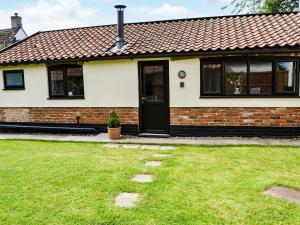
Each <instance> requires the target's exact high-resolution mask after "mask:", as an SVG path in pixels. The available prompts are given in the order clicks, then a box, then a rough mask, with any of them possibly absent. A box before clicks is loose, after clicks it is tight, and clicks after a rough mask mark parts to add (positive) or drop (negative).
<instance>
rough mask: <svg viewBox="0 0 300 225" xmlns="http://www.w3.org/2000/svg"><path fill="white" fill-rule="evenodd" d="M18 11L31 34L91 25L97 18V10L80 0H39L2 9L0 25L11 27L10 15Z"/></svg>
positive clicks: (25, 27)
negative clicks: (23, 5) (18, 6)
mask: <svg viewBox="0 0 300 225" xmlns="http://www.w3.org/2000/svg"><path fill="white" fill-rule="evenodd" d="M14 12H18V13H19V14H20V15H21V16H22V17H23V27H24V29H25V31H26V32H28V33H29V34H32V33H35V32H37V31H39V30H49V29H61V28H70V27H78V26H86V25H90V22H91V21H92V20H93V19H95V18H97V17H96V15H97V14H98V12H97V10H96V9H94V8H88V7H83V6H82V5H81V4H80V2H79V0H38V1H37V2H36V3H35V4H32V5H27V6H25V7H23V8H20V9H11V10H5V11H4V10H0V18H7V20H1V21H0V27H1V28H2V27H9V25H10V21H9V18H10V16H11V15H12V14H13V13H14Z"/></svg>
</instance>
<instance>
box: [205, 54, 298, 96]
mask: <svg viewBox="0 0 300 225" xmlns="http://www.w3.org/2000/svg"><path fill="white" fill-rule="evenodd" d="M298 65H299V59H298V58H296V59H292V60H285V59H284V58H282V59H279V60H278V59H277V58H275V57H274V58H271V59H270V58H259V57H256V58H255V57H253V58H250V57H249V58H243V59H239V58H228V59H226V58H225V59H220V58H215V59H207V60H205V59H202V60H201V97H209V96H220V97H222V96H224V97H243V96H244V97H247V96H249V97H270V96H298V97H299V90H298V89H299V84H298V73H299V70H298Z"/></svg>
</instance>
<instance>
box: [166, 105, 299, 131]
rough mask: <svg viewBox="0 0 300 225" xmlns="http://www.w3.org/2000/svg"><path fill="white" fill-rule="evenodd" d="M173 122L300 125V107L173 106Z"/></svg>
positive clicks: (272, 125)
mask: <svg viewBox="0 0 300 225" xmlns="http://www.w3.org/2000/svg"><path fill="white" fill-rule="evenodd" d="M171 124H172V125H190V126H264V127H300V108H171Z"/></svg>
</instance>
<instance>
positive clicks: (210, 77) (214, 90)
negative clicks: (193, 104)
mask: <svg viewBox="0 0 300 225" xmlns="http://www.w3.org/2000/svg"><path fill="white" fill-rule="evenodd" d="M202 74H203V76H202V83H203V84H202V87H203V93H206V94H210V95H218V94H221V93H222V64H221V63H218V62H216V63H205V64H204V65H203V71H202Z"/></svg>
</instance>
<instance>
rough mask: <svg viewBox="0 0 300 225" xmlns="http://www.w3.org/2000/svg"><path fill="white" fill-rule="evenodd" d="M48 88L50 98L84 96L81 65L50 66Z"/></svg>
mask: <svg viewBox="0 0 300 225" xmlns="http://www.w3.org/2000/svg"><path fill="white" fill-rule="evenodd" d="M49 90H50V97H51V98H61V97H62V98H82V97H83V96H84V86H83V71H82V66H79V65H64V66H56V67H50V68H49Z"/></svg>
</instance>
